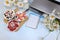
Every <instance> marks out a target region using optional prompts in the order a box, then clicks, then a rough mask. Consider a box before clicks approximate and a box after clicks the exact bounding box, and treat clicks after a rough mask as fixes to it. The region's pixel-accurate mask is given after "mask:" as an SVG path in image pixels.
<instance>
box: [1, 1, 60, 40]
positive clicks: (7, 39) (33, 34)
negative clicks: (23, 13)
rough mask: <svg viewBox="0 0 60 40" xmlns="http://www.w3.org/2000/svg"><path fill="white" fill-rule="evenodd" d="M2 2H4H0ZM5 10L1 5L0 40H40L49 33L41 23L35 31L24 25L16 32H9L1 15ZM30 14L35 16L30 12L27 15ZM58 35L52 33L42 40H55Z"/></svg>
mask: <svg viewBox="0 0 60 40" xmlns="http://www.w3.org/2000/svg"><path fill="white" fill-rule="evenodd" d="M3 1H4V0H0V2H3ZM6 9H7V8H5V7H4V6H3V4H0V40H40V39H41V38H42V37H45V36H46V35H47V34H48V33H49V31H48V29H47V28H46V27H45V26H44V25H43V24H42V23H41V22H39V24H38V27H37V28H36V29H32V28H29V27H27V26H26V23H25V24H24V25H23V26H22V27H21V28H20V29H19V31H18V32H11V31H9V30H8V29H7V24H5V23H4V21H3V14H4V11H5V10H6ZM30 13H32V14H35V15H36V13H35V12H32V11H28V12H27V14H28V15H29V14H30ZM58 33H59V31H53V32H51V33H50V34H49V35H48V36H47V37H45V38H44V40H56V38H57V35H58ZM59 37H60V36H59ZM58 39H60V38H58Z"/></svg>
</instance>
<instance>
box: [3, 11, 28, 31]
mask: <svg viewBox="0 0 60 40" xmlns="http://www.w3.org/2000/svg"><path fill="white" fill-rule="evenodd" d="M27 19H28V17H27V16H26V12H23V13H20V12H16V13H15V12H14V11H13V10H7V11H6V12H5V13H4V22H5V23H6V24H8V29H9V30H10V31H17V30H18V29H19V27H21V26H22V25H23V23H24V21H26V20H27Z"/></svg>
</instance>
